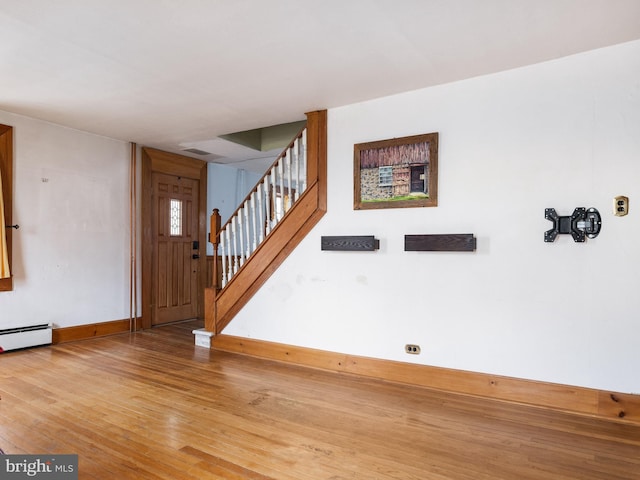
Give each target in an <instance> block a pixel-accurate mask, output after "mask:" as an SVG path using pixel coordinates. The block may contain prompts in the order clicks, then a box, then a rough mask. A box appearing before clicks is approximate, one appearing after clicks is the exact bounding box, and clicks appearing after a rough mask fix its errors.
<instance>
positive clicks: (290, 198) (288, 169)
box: [284, 148, 293, 211]
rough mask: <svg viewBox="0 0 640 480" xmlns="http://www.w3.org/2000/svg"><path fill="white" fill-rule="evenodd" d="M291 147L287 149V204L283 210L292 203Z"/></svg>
mask: <svg viewBox="0 0 640 480" xmlns="http://www.w3.org/2000/svg"><path fill="white" fill-rule="evenodd" d="M292 151H293V149H292V148H290V149H289V151H288V152H287V156H286V159H287V165H286V167H287V182H288V183H287V198H288V199H287V204H286V205H285V206H284V208H285V211H287V210H289V209H290V208H291V205H293V195H292V193H291V155H292V153H291V152H292Z"/></svg>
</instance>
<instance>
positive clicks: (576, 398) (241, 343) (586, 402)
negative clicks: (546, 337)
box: [212, 335, 640, 423]
mask: <svg viewBox="0 0 640 480" xmlns="http://www.w3.org/2000/svg"><path fill="white" fill-rule="evenodd" d="M212 348H213V349H216V350H221V351H226V352H233V353H242V354H246V355H251V356H255V357H261V358H266V359H270V360H276V361H281V362H287V363H291V364H295V365H301V366H306V367H312V368H319V369H323V370H331V371H335V372H341V373H349V374H355V375H360V376H365V377H371V378H376V379H380V380H386V381H392V382H399V383H406V384H411V385H416V386H421V387H427V388H434V389H438V390H445V391H449V392H456V393H461V394H465V395H474V396H480V397H486V398H492V399H495V400H501V401H507V402H512V403H520V404H525V405H531V406H536V407H543V408H550V409H554V410H562V411H567V412H572V413H578V414H583V415H589V416H595V417H601V418H606V419H612V420H618V421H625V422H632V423H640V395H632V394H624V393H618V392H609V391H603V390H595V389H590V388H584V387H574V386H570V385H560V384H554V383H547V382H539V381H533V380H524V379H518V378H511V377H503V376H497V375H488V374H483V373H474V372H467V371H462V370H453V369H449V368H441V367H432V366H428V365H416V364H412V363H404V362H396V361H391V360H381V359H376V358H368V357H358V356H354V355H346V354H340V353H334V352H327V351H324V350H315V349H311V348H304V347H296V346H291V345H285V344H280V343H273V342H266V341H262V340H254V339H248V338H242V337H235V336H231V335H217V336H216V337H214V338H213V342H212Z"/></svg>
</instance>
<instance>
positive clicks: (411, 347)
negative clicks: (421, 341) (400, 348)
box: [404, 343, 420, 355]
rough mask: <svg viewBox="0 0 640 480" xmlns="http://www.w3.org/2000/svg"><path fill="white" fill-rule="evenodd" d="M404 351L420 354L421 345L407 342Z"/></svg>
mask: <svg viewBox="0 0 640 480" xmlns="http://www.w3.org/2000/svg"><path fill="white" fill-rule="evenodd" d="M404 351H405V352H407V353H410V354H411V355H420V345H414V344H412V343H407V344H406V345H405V346H404Z"/></svg>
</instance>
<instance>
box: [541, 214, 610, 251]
mask: <svg viewBox="0 0 640 480" xmlns="http://www.w3.org/2000/svg"><path fill="white" fill-rule="evenodd" d="M544 218H546V219H547V220H549V221H550V222H553V228H551V229H550V230H547V231H546V232H544V241H545V242H553V241H554V240H555V239H556V237H557V236H558V235H559V234H561V235H563V234H571V236H572V237H573V240H574V241H575V242H584V241H585V239H586V238H596V237H597V236H598V234H599V233H600V229H601V227H602V218H601V217H600V212H598V210H596V209H595V208H589V209H587V208H584V207H577V208H576V209H575V210H574V211H573V213H572V214H571V215H567V216H559V215H558V214H557V212H556V209H555V208H545V210H544Z"/></svg>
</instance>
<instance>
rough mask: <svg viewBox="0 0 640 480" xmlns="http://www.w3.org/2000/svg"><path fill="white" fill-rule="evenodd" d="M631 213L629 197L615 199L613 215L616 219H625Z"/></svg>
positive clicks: (619, 196)
mask: <svg viewBox="0 0 640 480" xmlns="http://www.w3.org/2000/svg"><path fill="white" fill-rule="evenodd" d="M627 213H629V197H625V196H624V195H618V196H617V197H615V198H614V199H613V214H614V215H615V216H616V217H624V216H625V215H626V214H627Z"/></svg>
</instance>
